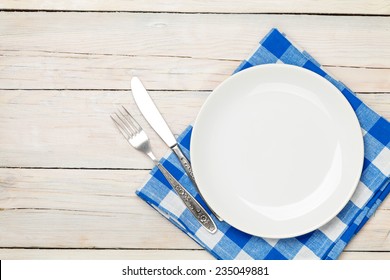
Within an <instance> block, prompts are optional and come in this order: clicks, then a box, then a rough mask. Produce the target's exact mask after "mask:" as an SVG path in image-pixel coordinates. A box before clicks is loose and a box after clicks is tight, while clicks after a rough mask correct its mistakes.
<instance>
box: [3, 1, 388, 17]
mask: <svg viewBox="0 0 390 280" xmlns="http://www.w3.org/2000/svg"><path fill="white" fill-rule="evenodd" d="M0 9H31V10H67V11H68V10H70V11H71V10H80V11H92V10H93V11H142V12H144V11H155V12H207V13H316V14H379V15H388V14H390V8H389V4H388V2H387V1H386V0H381V1H378V0H376V1H369V0H342V1H340V0H339V1H337V0H328V1H313V0H300V1H299V5H297V3H296V2H294V1H289V0H278V1H272V0H249V1H245V4H244V5H243V4H242V3H240V2H239V1H234V0H214V1H207V0H155V1H153V4H152V5H151V4H150V3H149V2H148V1H142V0H135V1H123V0H111V1H105V0H81V1H78V0H71V1H69V0H57V1H42V0H22V1H20V0H5V1H2V2H1V4H0Z"/></svg>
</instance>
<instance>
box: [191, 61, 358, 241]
mask: <svg viewBox="0 0 390 280" xmlns="http://www.w3.org/2000/svg"><path fill="white" fill-rule="evenodd" d="M363 156H364V153H363V139H362V133H361V129H360V125H359V122H358V120H357V118H356V115H355V113H354V111H353V110H352V108H351V106H350V104H349V103H348V101H347V100H346V99H345V97H344V96H343V95H342V93H341V92H340V91H339V90H338V89H337V88H336V87H335V86H333V85H332V84H331V83H330V82H329V81H327V80H326V79H324V78H322V77H321V76H319V75H317V74H316V73H313V72H311V71H309V70H306V69H303V68H300V67H296V66H291V65H284V64H268V65H261V66H255V67H252V68H249V69H246V70H244V71H241V72H239V73H237V74H235V75H233V76H231V77H230V78H228V79H227V80H226V81H224V82H223V83H222V84H221V85H220V86H218V87H217V88H216V89H215V90H214V91H213V93H212V94H211V95H210V96H209V97H208V99H207V100H206V102H205V104H204V105H203V107H202V109H201V111H200V113H199V115H198V117H197V119H196V122H195V124H194V128H193V132H192V138H191V160H192V167H193V172H194V175H195V178H196V181H197V183H198V187H199V190H200V192H201V194H202V196H203V197H204V199H205V200H206V201H207V203H208V204H209V205H210V207H211V208H213V210H214V211H215V212H216V213H217V214H218V215H219V216H220V217H221V218H222V219H224V220H225V221H226V222H228V223H229V224H231V225H232V226H234V227H236V228H237V229H239V230H241V231H244V232H247V233H249V234H253V235H257V236H261V237H268V238H287V237H293V236H298V235H302V234H304V233H308V232H310V231H313V230H315V229H317V228H319V227H321V226H322V225H324V224H325V223H326V222H328V221H329V220H331V219H332V218H333V217H335V216H336V215H337V214H338V213H339V212H340V211H341V209H342V208H343V207H344V206H345V205H346V203H347V202H348V200H349V199H350V198H351V196H352V194H353V192H354V190H355V188H356V186H357V183H358V181H359V178H360V175H361V171H362V166H363Z"/></svg>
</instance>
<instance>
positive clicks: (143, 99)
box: [131, 77, 222, 221]
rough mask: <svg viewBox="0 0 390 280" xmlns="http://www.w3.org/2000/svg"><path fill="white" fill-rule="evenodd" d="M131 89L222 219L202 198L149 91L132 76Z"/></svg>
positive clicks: (186, 162) (140, 108)
mask: <svg viewBox="0 0 390 280" xmlns="http://www.w3.org/2000/svg"><path fill="white" fill-rule="evenodd" d="M131 91H132V93H133V97H134V100H135V103H136V104H137V106H138V108H139V110H140V111H141V113H142V115H143V116H144V117H145V119H146V120H147V121H148V123H149V124H150V126H151V127H152V128H153V129H154V131H156V133H157V134H158V135H159V136H160V138H161V139H162V140H163V141H164V142H165V144H167V145H168V146H169V148H171V150H172V151H173V152H174V153H175V155H176V156H177V158H178V159H179V160H180V163H181V165H182V166H183V168H184V170H185V171H186V173H187V175H188V176H189V177H190V179H191V181H192V183H193V184H194V186H195V188H196V189H197V191H198V193H199V195H200V196H201V197H202V199H203V201H205V203H206V205H207V206H208V208H209V209H210V211H211V212H212V213H213V214H214V216H215V217H216V218H217V219H218V220H220V221H222V219H221V218H220V217H219V216H218V215H217V214H216V213H215V212H214V211H213V209H212V208H211V207H210V206H209V205H208V204H207V202H206V200H205V199H204V198H203V196H202V194H201V193H200V191H199V188H198V185H197V184H196V182H195V178H194V174H193V172H192V167H191V163H190V161H189V160H188V159H187V158H186V156H185V155H184V154H183V152H182V150H181V149H180V147H179V145H178V143H177V141H176V138H175V136H174V135H173V133H172V131H171V129H170V128H169V126H168V124H167V123H166V121H165V120H164V118H163V116H162V115H161V113H160V111H159V110H158V109H157V107H156V105H155V104H154V102H153V100H152V98H151V97H150V95H149V93H148V92H147V90H146V88H145V87H144V85H143V84H142V82H141V80H140V79H139V78H137V77H133V78H132V79H131Z"/></svg>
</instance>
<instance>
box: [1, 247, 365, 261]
mask: <svg viewBox="0 0 390 280" xmlns="http://www.w3.org/2000/svg"><path fill="white" fill-rule="evenodd" d="M368 255H369V254H368ZM0 258H1V259H2V260H25V259H30V260H31V259H40V260H46V259H61V260H215V258H214V257H213V256H212V255H210V254H209V253H208V252H207V251H205V250H153V249H152V250H93V249H90V250H77V249H72V250H67V249H60V250H58V249H57V250H56V249H50V250H45V249H0Z"/></svg>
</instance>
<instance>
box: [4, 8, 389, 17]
mask: <svg viewBox="0 0 390 280" xmlns="http://www.w3.org/2000/svg"><path fill="white" fill-rule="evenodd" d="M0 12H12V13H127V14H128V13H132V14H178V15H182V14H184V15H199V14H205V15H294V16H295V15H296V16H302V15H307V16H340V17H343V16H344V17H345V16H353V17H390V14H363V13H355V14H348V13H297V12H284V13H280V12H279V13H278V12H258V13H256V12H178V11H135V10H134V11H131V10H119V11H118V10H62V9H52V10H51V9H6V8H3V9H0Z"/></svg>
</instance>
